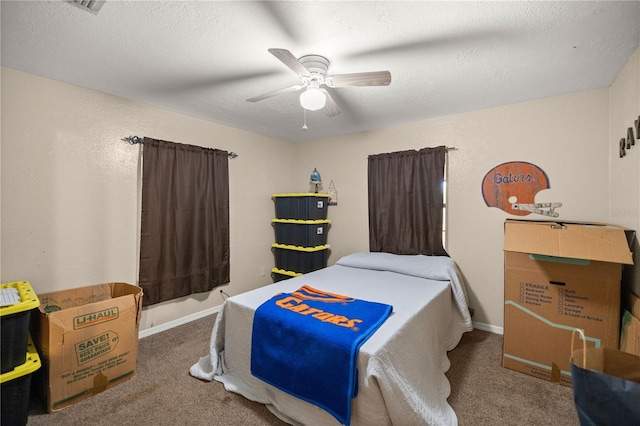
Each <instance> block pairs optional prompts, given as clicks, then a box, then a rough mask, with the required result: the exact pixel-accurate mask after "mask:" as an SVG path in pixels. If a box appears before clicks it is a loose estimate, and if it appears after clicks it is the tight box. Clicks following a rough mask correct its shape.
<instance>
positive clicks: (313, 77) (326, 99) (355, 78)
mask: <svg viewBox="0 0 640 426" xmlns="http://www.w3.org/2000/svg"><path fill="white" fill-rule="evenodd" d="M269 53H271V54H272V55H273V56H275V57H276V58H278V59H280V61H282V62H283V63H284V64H285V65H286V66H287V67H289V68H290V69H291V70H292V71H293V72H295V73H296V74H298V77H300V84H296V85H293V86H290V87H286V88H284V89H278V90H274V91H271V92H267V93H264V94H262V95H259V96H256V97H253V98H249V99H247V101H248V102H257V101H261V100H264V99H267V98H271V97H273V96H277V95H281V94H283V93H289V92H296V91H298V90H301V89H305V91H304V92H302V94H301V95H300V105H302V107H303V108H304V109H307V110H310V111H316V110H319V109H321V108H325V111H326V113H327V115H328V116H329V117H333V116H335V115H338V114H339V113H340V109H339V108H338V105H337V104H336V102H335V101H334V100H333V98H332V97H331V94H330V93H329V91H328V90H327V89H326V88H325V87H323V86H326V87H329V88H339V87H347V86H388V85H389V83H391V73H390V72H389V71H373V72H361V73H352V74H336V75H327V70H328V69H329V64H330V62H329V60H328V59H327V58H325V57H324V56H320V55H305V56H302V57H301V58H299V59H298V58H296V57H295V56H293V54H292V53H291V52H289V51H288V50H286V49H269Z"/></svg>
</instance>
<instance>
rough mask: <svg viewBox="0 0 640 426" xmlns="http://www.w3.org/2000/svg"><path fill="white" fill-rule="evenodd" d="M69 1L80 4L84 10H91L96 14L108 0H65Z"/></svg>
mask: <svg viewBox="0 0 640 426" xmlns="http://www.w3.org/2000/svg"><path fill="white" fill-rule="evenodd" d="M65 1H66V2H67V3H71V4H73V5H75V6H78V7H79V8H80V9H82V10H86V11H87V12H91V13H93V14H94V15H95V14H96V13H98V12H99V11H100V8H101V7H102V5H103V4H104V3H105V1H106V0H102V1H99V0H65Z"/></svg>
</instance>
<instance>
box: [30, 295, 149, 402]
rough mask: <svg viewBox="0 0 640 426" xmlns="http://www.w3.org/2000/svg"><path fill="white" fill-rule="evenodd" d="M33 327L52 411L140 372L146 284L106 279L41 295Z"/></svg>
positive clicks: (43, 379)
mask: <svg viewBox="0 0 640 426" xmlns="http://www.w3.org/2000/svg"><path fill="white" fill-rule="evenodd" d="M39 298H40V301H41V304H40V307H39V308H38V315H37V320H36V321H34V323H35V324H34V327H33V329H32V333H33V337H34V340H35V343H36V346H37V347H38V351H39V353H40V355H41V357H42V363H43V366H44V368H43V369H42V371H43V374H42V382H43V383H42V385H43V391H44V395H45V400H46V401H47V410H48V411H49V412H53V411H58V410H60V409H62V408H63V407H66V406H68V405H71V404H74V403H76V402H78V401H81V400H83V399H86V398H88V397H90V396H92V395H95V394H97V393H99V392H102V391H104V390H105V389H108V388H110V387H113V386H115V385H117V384H119V383H121V382H123V381H125V380H128V379H130V378H132V377H134V376H135V375H136V371H137V361H138V325H139V322H140V315H141V310H142V289H141V288H140V287H137V286H134V285H131V284H125V283H107V284H98V285H93V286H87V287H81V288H75V289H70V290H63V291H58V292H54V293H47V294H42V295H39Z"/></svg>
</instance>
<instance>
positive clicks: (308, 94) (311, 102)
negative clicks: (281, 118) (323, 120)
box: [300, 87, 327, 111]
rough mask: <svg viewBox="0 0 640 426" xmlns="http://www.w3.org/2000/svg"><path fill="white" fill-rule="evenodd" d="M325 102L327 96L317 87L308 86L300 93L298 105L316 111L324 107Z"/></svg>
mask: <svg viewBox="0 0 640 426" xmlns="http://www.w3.org/2000/svg"><path fill="white" fill-rule="evenodd" d="M326 102H327V97H326V96H325V95H324V93H323V92H322V90H320V89H318V88H317V87H308V88H307V90H305V91H304V92H302V93H301V94H300V105H302V108H304V109H308V110H309V111H317V110H319V109H321V108H324V105H325V103H326Z"/></svg>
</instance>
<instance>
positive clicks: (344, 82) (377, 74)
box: [327, 71, 391, 87]
mask: <svg viewBox="0 0 640 426" xmlns="http://www.w3.org/2000/svg"><path fill="white" fill-rule="evenodd" d="M389 83H391V73H390V72H389V71H372V72H359V73H353V74H338V75H334V76H331V77H327V86H329V87H347V86H388V85H389Z"/></svg>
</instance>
